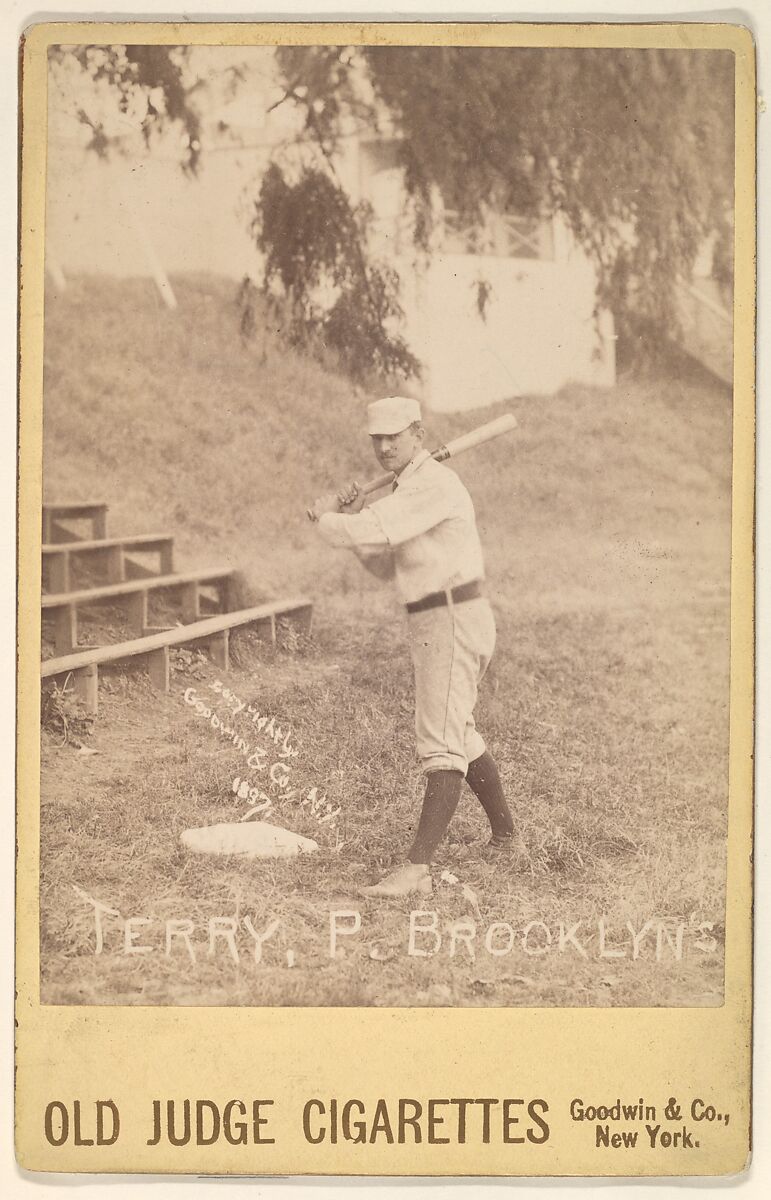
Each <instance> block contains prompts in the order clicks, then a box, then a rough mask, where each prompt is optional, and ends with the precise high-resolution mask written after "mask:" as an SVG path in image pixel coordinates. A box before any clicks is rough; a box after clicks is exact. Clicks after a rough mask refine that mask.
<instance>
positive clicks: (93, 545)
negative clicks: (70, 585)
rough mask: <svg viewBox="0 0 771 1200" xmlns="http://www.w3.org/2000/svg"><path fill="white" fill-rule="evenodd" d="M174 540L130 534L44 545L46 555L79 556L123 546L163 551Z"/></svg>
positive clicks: (170, 536)
mask: <svg viewBox="0 0 771 1200" xmlns="http://www.w3.org/2000/svg"><path fill="white" fill-rule="evenodd" d="M173 542H174V538H173V536H172V535H171V534H170V533H165V532H161V533H129V534H127V535H126V536H125V537H115V538H98V539H96V540H94V539H92V538H90V539H89V540H88V541H84V540H81V539H76V540H75V541H73V542H69V543H68V542H64V543H63V544H62V543H52V542H44V543H43V553H44V554H56V553H58V552H59V551H61V550H77V552H78V554H80V553H83V554H85V553H87V552H88V551H89V550H106V549H107V547H108V546H123V547H124V549H129V548H133V549H134V550H147V551H148V552H149V551H152V550H162V548H163V546H164V545H166V544H168V545H172V544H173Z"/></svg>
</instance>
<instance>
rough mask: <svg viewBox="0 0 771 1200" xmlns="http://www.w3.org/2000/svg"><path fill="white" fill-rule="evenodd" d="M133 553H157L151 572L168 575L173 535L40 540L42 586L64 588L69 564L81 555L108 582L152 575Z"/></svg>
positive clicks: (69, 573) (69, 575)
mask: <svg viewBox="0 0 771 1200" xmlns="http://www.w3.org/2000/svg"><path fill="white" fill-rule="evenodd" d="M132 551H133V552H134V554H157V555H158V570H157V572H155V574H158V575H171V574H172V572H173V570H174V552H173V551H174V538H173V537H172V536H171V535H170V534H168V533H154V534H149V535H146V536H143V535H142V534H132V535H130V536H129V537H122V538H98V539H95V540H86V541H77V542H49V543H45V542H44V543H43V568H44V571H43V578H44V584H43V586H44V587H47V589H48V590H50V591H52V592H68V591H69V590H70V581H71V579H72V566H73V564H74V563H76V562H77V561H78V560H82V559H85V564H84V565H88V566H91V565H93V563H94V562H95V561H96V562H97V563H98V564H99V566H100V567H101V568H103V570H104V574H105V576H106V578H107V582H108V583H122V582H123V580H124V579H136V578H142V577H145V576H148V575H152V574H153V572H152V571H149V570H147V568H145V567H143V566H142V565H141V564H140V563H138V562H136V560H135V559H134V558H132V557H130V555H131V552H132Z"/></svg>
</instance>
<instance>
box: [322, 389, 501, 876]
mask: <svg viewBox="0 0 771 1200" xmlns="http://www.w3.org/2000/svg"><path fill="white" fill-rule="evenodd" d="M368 430H369V433H370V436H371V438H372V445H373V449H374V451H375V457H376V458H377V460H378V462H379V463H380V464H381V466H382V467H384V468H385V470H387V471H393V473H394V475H395V476H396V479H395V481H394V483H393V485H392V488H393V490H392V492H391V494H390V495H387V496H385V497H383V499H381V500H376V501H374V503H372V504H369V505H368V506H367V507H366V508H365V507H364V506H363V505H364V497H363V496H362V495H361V494H360V492H359V487H358V484H356V483H353V484H351V485H350V486H349V487H348V488H346V489H344V490H343V491H342V492H340V493H338V494H336V495H335V494H330V495H327V496H322V497H321V498H320V499H318V500H317V501H316V502H315V504H314V505H313V508H312V510H311V511H312V515H313V517H314V519H315V520H317V522H318V529H319V532H320V533H321V535H322V537H324V538H325V540H326V541H327V542H328V543H329V544H330V545H331V546H334V547H340V548H345V549H348V550H351V551H353V553H354V554H356V555H357V557H358V558H359V560H360V561H361V562H362V564H363V565H364V566H365V567H366V568H367V569H368V570H369V571H371V572H372V573H373V574H374V575H376V576H377V577H378V578H380V579H386V580H387V579H394V580H395V582H396V586H397V588H398V590H399V592H400V595H401V598H402V600H403V601H404V604H405V607H406V609H407V622H408V628H409V638H410V648H411V653H412V661H413V666H414V670H415V732H416V735H417V749H418V755H419V757H420V760H421V762H422V765H423V770H424V772H425V775H426V790H425V796H424V799H423V808H422V811H421V814H420V821H419V823H418V828H417V831H416V833H415V837H414V840H413V843H412V846H411V847H410V850H409V852H408V854H407V862H406V863H405V864H404V865H403V866H401V867H399V868H398V869H397V870H396V871H393V872H392V873H391V874H390V875H388V876H387V877H386V878H385V879H383V880H382V881H381V882H380V883H378V884H375V885H374V886H372V887H368V888H363V889H362V892H363V893H364V894H365V895H368V896H404V895H408V894H410V893H412V892H418V893H424V894H427V893H429V892H431V890H432V882H431V875H430V872H429V864H430V863H431V860H432V858H433V856H434V853H435V851H436V848H437V846H438V845H439V843H440V841H441V840H442V838H443V837H444V835H445V833H446V831H447V827H448V825H449V823H450V821H451V819H452V816H453V814H454V812H455V809H456V808H457V805H458V801H459V799H460V792H461V786H462V783H463V779H464V777H465V779H466V782H467V783H468V784H469V786H470V787H471V790H472V791H473V792H474V794H475V795H476V796H477V798H478V799H479V801H480V803H481V804H482V807H483V808H484V810H485V813H486V814H487V817H488V820H489V822H490V827H491V830H492V838H491V842H490V846H491V847H493V848H494V849H495V850H506V849H508V848H510V847H511V846H512V844H513V829H514V826H513V822H512V819H511V813H510V812H509V809H508V806H507V804H506V801H505V799H504V796H503V791H502V788H501V781H500V777H499V775H498V770H497V767H496V765H495V761H494V759H493V757H492V755H491V754H490V752H489V751H488V750H487V749H486V748H485V743H484V741H483V740H482V738H481V736H480V734H479V732H478V730H477V729H476V726H475V724H474V706H475V704H476V699H477V688H478V685H479V681H480V679H481V678H482V676H483V675H484V673H485V670H486V669H487V665H488V663H489V661H490V657H491V655H492V652H493V647H494V645H495V623H494V620H493V614H492V611H491V609H490V606H489V604H488V602H487V600H486V599H485V598H484V596H483V592H482V580H483V577H484V565H483V561H482V548H481V546H480V542H479V535H478V533H477V528H476V521H475V516H474V506H473V504H472V501H471V497H470V496H469V494H468V492H467V490H466V488H465V487H464V486H463V484H462V483H461V481H460V479H459V478H458V476H457V475H456V474H455V472H454V471H451V470H449V469H448V468H447V467H444V466H442V465H440V464H439V463H437V462H435V461H434V459H433V458H432V457H431V455H430V454H429V453H428V451H427V450H424V449H423V436H424V431H423V426H422V423H421V413H420V405H419V404H418V402H417V401H416V400H411V399H407V398H405V397H402V396H389V397H387V398H386V399H384V400H376V401H375V402H374V403H372V404H370V405H369V408H368Z"/></svg>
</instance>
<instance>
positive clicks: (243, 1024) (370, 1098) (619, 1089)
mask: <svg viewBox="0 0 771 1200" xmlns="http://www.w3.org/2000/svg"><path fill="white" fill-rule="evenodd" d="M84 41H88V42H90V43H99V42H135V43H147V42H151V43H152V42H156V43H163V44H186V43H190V44H221V45H236V44H247V45H248V44H251V45H260V44H275V43H278V42H286V43H293V44H320V43H325V42H338V43H339V42H346V43H349V44H360V43H368V44H373V43H374V44H383V45H394V44H397V45H414V44H431V45H443V44H444V45H447V44H454V45H476V46H507V45H519V46H567V45H571V46H597V47H600V46H605V47H637V48H652V47H672V48H681V49H683V50H688V49H697V48H715V49H718V48H719V49H728V50H732V51H733V53H734V55H735V59H736V147H737V149H736V273H735V300H734V327H735V366H734V398H735V402H734V422H733V437H734V443H733V507H732V579H731V614H732V615H731V673H730V688H731V697H730V754H729V827H728V875H727V911H726V957H725V1003H724V1005H723V1007H721V1008H719V1009H608V1010H605V1009H603V1010H597V1009H588V1010H577V1009H512V1010H507V1009H463V1010H451V1009H439V1010H425V1009H381V1010H369V1009H364V1010H362V1009H337V1008H332V1009H286V1008H279V1009H235V1008H226V1009H211V1008H205V1009H203V1008H171V1007H166V1008H118V1007H109V1008H108V1007H104V1008H92V1007H75V1006H72V1007H70V1006H67V1007H53V1006H45V1007H41V1006H40V1003H39V952H38V946H39V911H38V869H39V772H40V749H39V703H40V680H39V645H40V604H39V596H40V582H41V579H40V541H41V537H40V506H41V500H42V481H41V450H42V361H43V355H42V346H43V285H44V237H43V230H44V223H45V166H46V54H47V47H48V46H49V45H51V44H55V43H65V44H66V43H70V44H72V43H76V42H77V43H80V42H84ZM22 104H23V145H22V155H21V161H22V183H21V206H22V207H21V213H22V215H21V223H20V253H21V293H20V295H21V319H20V347H21V349H20V417H19V590H18V603H19V635H18V636H19V647H18V649H19V657H18V739H17V749H18V764H19V766H18V796H17V844H18V869H17V987H18V1001H17V1020H18V1037H17V1066H18V1080H17V1114H16V1121H17V1131H16V1138H17V1156H18V1160H19V1162H20V1164H21V1165H22V1166H23V1167H25V1168H28V1169H31V1170H40V1171H76V1172H77V1171H91V1172H96V1171H99V1172H102V1171H106V1172H109V1171H113V1172H128V1171H131V1172H142V1171H149V1172H179V1173H206V1174H213V1173H217V1174H220V1173H230V1172H234V1173H239V1174H296V1175H302V1174H338V1175H346V1174H368V1175H375V1174H378V1175H468V1174H475V1175H551V1176H554V1175H627V1174H633V1175H651V1176H657V1175H668V1176H674V1175H681V1174H698V1175H712V1174H732V1173H735V1172H738V1171H741V1170H742V1169H743V1168H744V1166H745V1164H746V1162H747V1156H748V1130H749V1121H750V1107H749V1103H750V1100H749V1081H750V1045H751V1039H750V1023H751V992H750V981H751V951H752V942H751V885H752V879H751V850H752V788H753V580H754V577H753V513H754V334H755V254H754V244H755V120H756V115H755V112H756V110H755V56H754V46H753V43H752V38H751V35H750V33H749V31H748V30H747V29H745V28H743V27H740V26H735V25H725V24H711V25H707V24H705V25H702V24H694V23H690V22H689V23H684V24H679V23H674V22H672V23H668V22H662V23H657V24H649V25H642V24H636V25H629V24H610V25H605V24H591V25H588V24H582V25H577V24H570V25H568V24H559V25H556V24H546V23H545V24H517V23H505V24H504V23H495V24H476V25H471V24H461V23H452V24H440V23H437V24H428V23H423V22H419V21H414V22H409V23H404V24H385V25H384V24H372V23H367V22H357V23H333V22H327V23H318V24H317V23H313V24H274V23H259V24H244V23H240V22H231V23H220V24H207V23H200V24H199V23H196V24H190V23H179V24H162V23H155V22H152V23H140V22H131V23H119V22H116V23H101V24H100V23H96V22H79V23H50V24H42V25H37V26H34V27H32V28H31V29H30V30H28V32H27V36H26V41H25V44H24V49H23V80H22ZM257 1045H259V1053H258V1052H257V1050H256V1047H257ZM437 1046H438V1047H441V1057H440V1058H439V1059H438V1060H437V1058H436V1057H435V1047H437ZM193 1048H194V1049H195V1052H196V1054H195V1061H194V1062H193V1061H191V1053H190V1051H191V1050H192V1049H193ZM54 1053H55V1060H54ZM582 1094H583V1095H584V1096H585V1097H587V1098H589V1097H591V1098H593V1099H594V1102H603V1101H604V1102H611V1100H612V1099H614V1098H615V1097H616V1095H619V1094H620V1095H621V1096H624V1095H626V1096H627V1097H633V1098H636V1097H637V1096H638V1095H641V1096H645V1097H646V1098H648V1097H650V1100H651V1102H655V1103H657V1104H661V1105H663V1104H664V1103H665V1102H666V1100H667V1099H668V1097H669V1096H676V1097H680V1098H681V1099H682V1100H683V1101H684V1102H687V1100H688V1097H690V1098H693V1097H695V1096H701V1097H703V1098H704V1099H705V1100H707V1101H711V1102H714V1103H715V1104H717V1105H718V1106H723V1108H724V1109H725V1108H729V1107H730V1111H731V1122H730V1124H729V1126H728V1127H727V1128H720V1129H719V1130H715V1129H712V1130H710V1131H709V1133H708V1134H705V1136H704V1138H703V1139H702V1145H701V1147H700V1149H699V1151H698V1152H696V1153H692V1152H691V1153H689V1152H681V1153H680V1154H677V1153H675V1152H674V1151H671V1152H670V1153H669V1154H668V1155H667V1154H665V1153H663V1152H662V1151H658V1152H656V1151H651V1150H648V1149H646V1148H645V1146H641V1147H640V1148H638V1149H637V1150H635V1151H634V1152H631V1151H629V1150H626V1151H623V1152H621V1156H619V1152H612V1151H608V1150H597V1149H595V1148H594V1146H593V1144H592V1140H591V1138H590V1136H589V1131H588V1130H587V1129H586V1128H584V1126H583V1125H582V1124H577V1123H574V1122H572V1121H571V1120H570V1119H569V1117H568V1115H567V1106H568V1104H569V1100H570V1098H571V1097H573V1096H576V1095H582ZM463 1095H466V1096H485V1095H486V1096H494V1097H506V1096H511V1097H525V1098H530V1097H543V1098H545V1099H546V1100H547V1101H548V1103H549V1109H550V1112H549V1124H550V1128H551V1134H550V1138H549V1140H548V1141H547V1142H546V1143H545V1144H543V1145H533V1144H530V1143H526V1144H524V1145H521V1146H514V1147H512V1146H502V1145H500V1144H498V1145H496V1144H491V1145H489V1146H482V1145H480V1144H479V1143H478V1142H477V1143H474V1142H472V1141H469V1142H468V1143H467V1144H466V1145H431V1146H428V1145H422V1146H420V1147H415V1146H410V1145H406V1146H397V1145H394V1146H388V1145H383V1144H378V1145H375V1146H365V1147H360V1146H353V1145H350V1144H345V1143H343V1144H338V1145H330V1144H328V1143H326V1144H323V1145H321V1146H317V1147H315V1146H312V1145H309V1144H308V1142H306V1141H305V1139H304V1137H303V1135H302V1128H301V1122H300V1119H299V1114H300V1111H301V1109H302V1105H303V1104H304V1103H305V1101H306V1100H307V1099H309V1098H311V1097H312V1096H319V1097H322V1098H330V1097H335V1096H336V1097H339V1098H340V1099H341V1100H342V1099H345V1098H347V1097H351V1096H358V1097H360V1098H361V1099H362V1100H364V1101H365V1103H368V1104H369V1103H372V1104H374V1101H375V1100H376V1099H377V1098H378V1097H379V1096H386V1097H389V1098H398V1097H399V1096H418V1097H431V1096H435V1097H453V1096H463ZM184 1096H189V1097H192V1098H196V1097H207V1096H208V1097H213V1098H216V1097H221V1098H223V1099H224V1098H230V1097H242V1098H244V1099H250V1098H261V1099H273V1100H274V1101H275V1103H274V1106H273V1108H272V1110H271V1116H272V1119H271V1132H272V1134H273V1136H274V1137H275V1139H276V1140H275V1143H274V1144H270V1145H260V1146H248V1147H236V1148H234V1147H228V1146H227V1145H224V1146H223V1145H221V1144H218V1145H215V1146H212V1147H210V1148H206V1147H195V1146H189V1147H185V1148H179V1149H175V1148H172V1147H168V1148H166V1150H165V1151H164V1152H163V1153H162V1154H160V1155H159V1154H158V1151H156V1150H154V1149H152V1148H150V1147H147V1146H146V1144H145V1142H146V1138H147V1136H148V1135H149V1111H150V1100H151V1099H152V1098H164V1099H165V1098H167V1097H169V1098H171V1097H177V1098H181V1097H184ZM77 1097H80V1098H82V1099H83V1101H84V1103H87V1102H91V1101H93V1100H94V1099H99V1098H107V1097H111V1098H113V1099H114V1100H115V1101H116V1102H117V1103H119V1106H120V1111H121V1122H122V1133H121V1138H120V1139H119V1141H118V1142H117V1143H116V1144H115V1145H114V1146H112V1147H100V1148H96V1147H90V1148H86V1147H74V1146H72V1145H70V1144H67V1145H66V1146H64V1147H62V1148H60V1149H56V1148H53V1147H51V1146H50V1145H49V1144H48V1143H47V1142H46V1141H45V1139H44V1137H43V1132H42V1120H43V1111H44V1109H45V1106H46V1104H47V1103H48V1102H49V1101H50V1100H53V1099H62V1100H64V1101H70V1100H71V1099H73V1098H77ZM673 1128H674V1127H673Z"/></svg>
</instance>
